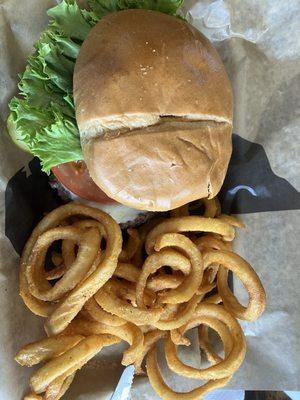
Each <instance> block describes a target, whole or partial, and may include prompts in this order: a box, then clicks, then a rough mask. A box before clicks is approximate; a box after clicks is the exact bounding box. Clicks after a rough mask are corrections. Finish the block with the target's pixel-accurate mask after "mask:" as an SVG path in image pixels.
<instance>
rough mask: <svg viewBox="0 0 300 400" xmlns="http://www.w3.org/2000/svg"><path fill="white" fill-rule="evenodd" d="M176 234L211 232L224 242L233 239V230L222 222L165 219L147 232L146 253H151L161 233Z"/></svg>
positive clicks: (214, 219)
mask: <svg viewBox="0 0 300 400" xmlns="http://www.w3.org/2000/svg"><path fill="white" fill-rule="evenodd" d="M171 232H173V233H178V232H212V233H217V234H219V235H221V236H222V237H223V239H224V240H226V241H231V240H233V239H234V235H235V232H234V228H233V227H232V226H231V225H230V224H228V223H227V222H224V221H222V220H219V219H216V218H205V217H198V216H188V217H178V218H170V219H167V220H165V221H163V222H161V223H160V224H158V225H157V226H155V227H154V228H153V229H152V230H151V232H149V234H148V236H147V239H146V245H145V246H146V251H147V253H148V254H150V253H151V252H152V251H153V248H154V245H155V241H156V238H157V237H158V236H159V235H161V234H163V233H171Z"/></svg>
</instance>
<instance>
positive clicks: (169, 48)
mask: <svg viewBox="0 0 300 400" xmlns="http://www.w3.org/2000/svg"><path fill="white" fill-rule="evenodd" d="M103 4H105V6H104V5H103ZM180 5H181V1H164V2H156V1H149V2H137V1H135V2H134V1H131V2H130V1H129V2H111V3H110V6H107V3H106V2H103V1H97V0H93V1H90V2H89V9H88V10H86V9H83V8H80V7H79V6H78V4H77V3H76V2H75V1H73V0H63V1H62V2H61V3H60V4H59V5H57V6H56V7H54V8H52V9H50V10H49V11H48V14H49V17H50V24H49V27H48V29H47V30H46V31H45V32H44V33H43V34H42V35H41V38H40V40H39V41H38V43H37V44H36V46H35V53H34V54H33V55H31V56H30V57H29V60H28V65H27V66H26V69H25V72H24V73H23V74H22V76H21V79H20V83H19V90H20V92H19V94H18V96H16V97H14V98H13V99H12V100H11V102H10V104H9V108H10V115H9V118H8V122H7V125H8V132H9V134H10V136H11V138H12V140H13V141H14V142H15V143H16V144H17V145H18V146H19V147H20V148H22V149H23V150H24V151H28V152H30V153H32V154H33V156H36V157H38V158H39V159H40V162H41V168H42V169H43V171H44V172H45V173H48V174H51V175H52V179H51V181H52V182H56V187H61V188H62V189H63V191H64V192H65V193H67V194H68V195H67V197H68V198H69V199H72V200H74V199H75V200H77V201H82V202H87V203H89V204H92V205H93V206H97V207H99V208H101V209H103V210H104V211H106V212H109V213H110V214H111V215H112V216H113V217H114V218H115V219H116V220H117V221H118V222H119V223H123V224H127V225H128V224H136V223H139V222H142V221H144V219H145V218H147V217H148V216H149V215H151V213H153V212H166V211H169V210H173V209H175V208H178V207H180V206H182V205H184V204H187V203H189V202H192V201H194V200H197V199H201V198H209V199H210V198H213V197H215V196H216V195H217V193H218V192H219V190H220V188H221V186H222V183H223V181H224V177H225V174H226V171H227V167H228V163H229V159H230V155H231V150H232V148H231V133H232V90H231V86H230V82H229V79H228V76H227V74H226V71H225V68H224V65H223V63H222V61H221V59H220V57H219V55H218V54H217V51H216V50H215V49H214V47H213V46H212V44H211V43H210V42H209V41H208V39H207V38H205V37H204V35H203V34H201V33H200V32H199V31H198V30H197V29H195V28H194V27H193V26H191V25H190V24H189V23H188V22H187V21H186V20H184V19H183V18H182V16H180V15H178V9H179V6H180ZM143 7H145V8H148V9H145V8H143ZM53 176H54V178H53ZM58 182H59V183H58ZM54 186H55V185H54Z"/></svg>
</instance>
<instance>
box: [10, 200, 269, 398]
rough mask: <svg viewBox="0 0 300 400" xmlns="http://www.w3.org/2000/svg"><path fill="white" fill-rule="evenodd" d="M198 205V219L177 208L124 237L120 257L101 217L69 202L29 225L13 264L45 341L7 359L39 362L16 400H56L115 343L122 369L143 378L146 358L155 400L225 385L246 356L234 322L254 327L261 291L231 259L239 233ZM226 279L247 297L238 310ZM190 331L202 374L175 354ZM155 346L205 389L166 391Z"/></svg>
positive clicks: (232, 222)
mask: <svg viewBox="0 0 300 400" xmlns="http://www.w3.org/2000/svg"><path fill="white" fill-rule="evenodd" d="M201 202H202V203H203V204H204V208H205V210H204V215H203V216H202V217H199V216H190V215H188V214H189V211H191V213H192V212H193V205H191V207H189V205H186V206H184V207H181V208H180V209H177V210H173V211H172V212H171V213H170V214H171V215H173V216H175V215H176V217H173V218H164V217H159V218H154V219H153V220H151V221H148V222H147V223H146V224H144V225H143V226H141V227H140V228H138V229H129V230H128V235H129V238H128V241H127V243H126V244H125V245H124V246H123V249H122V235H121V231H120V228H119V227H118V225H117V224H116V223H115V222H114V221H113V220H112V219H111V218H110V217H109V216H108V215H106V214H105V213H103V212H101V211H99V210H96V209H93V208H90V207H86V206H81V205H79V204H76V203H70V204H68V205H65V206H63V207H60V208H59V209H57V210H55V211H53V212H51V213H49V214H48V215H47V216H46V217H45V218H44V219H43V220H42V221H41V222H40V223H39V224H38V225H37V227H36V229H35V230H34V231H33V233H32V235H31V237H30V238H29V240H28V242H27V244H26V246H25V249H24V251H23V254H22V258H21V271H20V294H21V296H22V298H23V300H24V302H25V304H26V305H27V306H28V307H29V308H30V309H31V310H32V311H33V312H34V313H36V314H38V315H40V316H44V317H47V321H46V324H45V329H46V332H47V334H48V336H49V337H48V338H45V339H42V340H39V341H37V342H35V343H31V344H29V345H27V346H25V347H23V349H21V350H20V351H19V352H18V354H17V355H16V361H17V362H18V363H19V364H21V365H26V366H33V365H36V364H38V363H40V362H45V365H43V366H42V367H40V368H39V369H38V370H37V371H36V372H34V373H33V375H32V377H31V379H30V386H31V388H32V390H33V392H32V393H31V394H29V395H27V396H26V397H25V400H26V399H27V400H59V399H60V398H61V397H62V396H63V395H64V393H65V392H66V391H67V389H68V388H69V386H70V384H71V383H72V381H73V379H74V376H75V374H76V371H77V370H78V369H80V368H81V367H82V366H84V365H85V364H86V363H87V362H88V361H89V360H90V359H91V358H92V357H93V356H94V355H96V354H97V353H98V352H99V351H100V350H101V349H102V348H103V347H105V346H110V345H113V344H117V343H120V342H121V341H122V340H124V341H125V342H127V343H128V344H129V347H128V348H127V349H126V350H125V351H124V353H123V359H122V364H123V365H125V366H127V365H130V364H134V366H135V372H136V373H138V374H142V373H143V369H142V363H143V360H144V359H145V358H146V369H147V375H148V377H149V380H150V383H151V385H152V386H153V388H154V390H155V391H156V392H157V394H158V395H159V396H160V397H161V398H162V399H163V400H176V399H177V400H196V399H197V400H198V399H200V398H203V396H205V395H206V394H207V393H208V392H210V391H211V390H213V389H215V388H219V387H222V386H224V385H225V384H226V383H227V382H228V381H229V380H230V379H231V377H232V375H233V374H234V373H235V371H236V370H237V369H238V368H239V366H240V365H241V363H242V361H243V359H244V357H245V350H246V346H245V338H244V335H243V332H242V330H241V327H240V325H239V323H238V322H237V320H236V318H240V319H246V320H254V319H256V318H258V317H259V316H260V314H261V313H262V311H263V309H264V307H265V292H264V290H263V288H262V285H261V283H260V281H259V278H258V277H257V275H256V274H255V272H254V270H253V269H252V267H251V266H250V265H249V264H248V263H247V262H246V261H245V260H243V259H242V258H241V257H239V256H238V255H236V254H235V253H233V252H232V245H231V243H230V241H231V240H232V239H233V238H234V228H235V227H243V224H242V223H241V222H240V221H239V220H237V219H236V218H235V217H229V216H224V215H223V214H221V210H220V205H219V203H218V200H217V199H211V200H208V199H203V200H201ZM82 217H83V218H82ZM57 240H62V245H61V254H60V253H59V252H52V254H51V258H52V262H53V264H54V266H55V267H54V268H53V269H52V270H50V271H45V265H44V264H45V260H46V255H47V252H48V249H49V248H50V246H51V245H52V243H53V242H55V241H57ZM144 246H145V250H146V252H145V251H144V248H143V247H144ZM103 248H104V250H103ZM47 256H48V255H47ZM47 259H48V258H47ZM47 267H48V266H47ZM229 270H231V271H232V272H233V273H235V274H236V275H237V277H239V278H240V279H241V281H242V283H243V284H244V286H245V287H246V289H247V290H248V292H249V303H248V305H247V307H243V306H242V305H241V304H240V303H239V302H238V300H237V299H236V298H235V296H234V294H233V293H232V292H231V291H230V289H229V287H228V283H227V274H228V271H229ZM50 280H51V281H52V282H51V283H52V284H50V283H49V282H48V281H50ZM54 280H55V281H54ZM212 289H214V291H213V292H211V291H212ZM216 289H217V291H216ZM219 303H223V305H218V304H219ZM194 327H198V334H199V345H200V349H201V351H202V352H204V353H205V354H206V357H207V360H208V361H209V362H210V365H209V366H206V367H205V368H200V369H197V368H194V367H191V366H189V365H186V364H185V363H184V362H183V361H181V360H180V359H179V357H178V355H177V346H179V345H185V346H189V345H190V344H191V342H190V340H189V339H188V338H187V337H186V336H185V333H186V332H187V331H188V330H190V329H192V328H194ZM208 329H213V330H215V331H216V332H217V334H218V335H219V337H220V339H221V341H222V343H223V348H224V355H220V354H218V353H217V352H216V351H215V350H214V348H213V346H212V343H211V342H210V337H209V335H208V332H209V331H208ZM160 339H163V340H164V351H165V356H166V360H167V364H168V366H169V368H170V369H171V370H172V371H173V372H175V373H177V374H179V375H182V376H186V377H188V378H194V379H203V380H205V381H206V383H204V384H203V385H202V386H200V387H198V388H196V389H194V390H192V391H190V392H186V393H178V392H175V391H174V390H173V389H171V388H170V387H169V386H168V385H167V384H166V383H165V382H164V380H163V377H162V375H161V373H160V370H159V367H158V363H157V359H156V347H157V343H158V341H159V340H160Z"/></svg>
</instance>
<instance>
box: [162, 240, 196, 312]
mask: <svg viewBox="0 0 300 400" xmlns="http://www.w3.org/2000/svg"><path fill="white" fill-rule="evenodd" d="M165 247H175V248H176V249H178V250H180V251H181V252H182V253H183V254H185V255H186V257H187V258H188V259H189V260H190V262H191V271H190V273H189V274H188V275H187V277H186V278H185V279H184V281H183V282H182V283H181V285H179V286H178V287H177V288H176V289H172V290H170V291H168V292H166V293H160V294H159V298H160V301H161V302H163V303H171V304H177V303H184V302H186V301H189V300H190V299H191V298H192V297H193V295H194V294H195V293H196V292H197V290H198V288H199V286H200V283H201V280H202V277H203V261H202V256H201V253H200V252H199V250H198V248H197V246H196V245H195V244H194V243H193V242H192V241H191V240H190V239H188V238H187V237H185V236H183V235H181V234H178V233H167V234H164V235H161V236H159V237H158V238H157V240H156V243H155V250H156V251H158V252H159V251H161V250H162V249H164V248H165Z"/></svg>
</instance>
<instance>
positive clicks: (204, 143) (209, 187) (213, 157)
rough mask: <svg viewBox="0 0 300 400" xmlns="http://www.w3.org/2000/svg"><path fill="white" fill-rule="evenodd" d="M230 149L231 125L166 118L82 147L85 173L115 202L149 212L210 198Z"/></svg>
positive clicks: (96, 140)
mask: <svg viewBox="0 0 300 400" xmlns="http://www.w3.org/2000/svg"><path fill="white" fill-rule="evenodd" d="M141 131H142V132H141ZM230 154H231V126H230V125H229V124H225V123H224V124H219V123H215V122H208V121H203V122H186V123H183V122H175V121H174V122H170V121H169V122H166V123H161V124H159V125H154V126H152V127H148V128H142V129H137V130H134V131H131V132H129V133H126V134H122V135H121V136H116V137H108V138H107V139H105V140H103V139H102V138H100V137H99V138H96V139H91V140H90V141H88V142H87V143H86V145H85V147H84V157H85V160H86V162H87V165H88V168H89V171H90V174H91V176H92V178H93V180H94V181H95V182H96V183H97V184H98V185H99V186H100V188H101V189H102V190H104V191H105V192H106V193H107V194H108V195H109V196H110V197H111V198H113V199H115V200H117V201H119V202H120V203H124V204H126V205H128V206H130V207H134V208H137V209H141V210H149V211H166V210H170V209H173V208H176V207H180V206H181V205H183V204H185V203H187V202H189V201H193V200H196V199H199V198H203V197H214V196H215V195H216V194H217V193H218V191H219V190H220V187H221V185H222V183H223V180H224V177H225V173H226V170H227V166H228V161H229V158H230Z"/></svg>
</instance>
